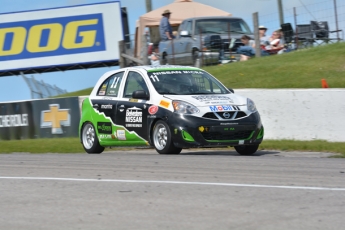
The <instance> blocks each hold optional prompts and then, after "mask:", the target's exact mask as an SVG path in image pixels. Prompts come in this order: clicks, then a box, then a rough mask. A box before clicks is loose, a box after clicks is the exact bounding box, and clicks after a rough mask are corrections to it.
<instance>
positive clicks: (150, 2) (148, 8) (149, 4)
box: [146, 0, 152, 13]
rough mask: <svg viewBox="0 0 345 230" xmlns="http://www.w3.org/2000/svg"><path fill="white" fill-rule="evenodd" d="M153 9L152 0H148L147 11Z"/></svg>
mask: <svg viewBox="0 0 345 230" xmlns="http://www.w3.org/2000/svg"><path fill="white" fill-rule="evenodd" d="M150 11H152V1H151V0H146V13H148V12H150Z"/></svg>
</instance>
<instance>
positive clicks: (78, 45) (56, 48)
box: [0, 1, 124, 72]
mask: <svg viewBox="0 0 345 230" xmlns="http://www.w3.org/2000/svg"><path fill="white" fill-rule="evenodd" d="M121 40H124V34H123V26H122V18H121V6H120V2H119V1H112V2H106V3H97V4H90V5H81V6H73V7H64V8H55V9H44V10H36V11H28V12H18V13H9V14H0V72H7V71H8V72H9V71H18V70H23V71H25V70H28V69H42V68H49V67H57V66H64V67H68V66H74V65H77V64H92V63H99V62H103V61H104V62H106V61H116V60H119V50H118V41H121Z"/></svg>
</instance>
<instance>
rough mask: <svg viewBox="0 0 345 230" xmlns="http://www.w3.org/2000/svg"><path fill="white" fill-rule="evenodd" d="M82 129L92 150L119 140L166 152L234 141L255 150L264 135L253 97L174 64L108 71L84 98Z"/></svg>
mask: <svg viewBox="0 0 345 230" xmlns="http://www.w3.org/2000/svg"><path fill="white" fill-rule="evenodd" d="M79 131H80V132H79V133H80V140H81V143H82V145H83V147H84V149H85V151H86V152H87V153H101V152H103V150H104V148H105V147H114V146H153V147H154V148H155V149H156V151H157V152H158V153H160V154H179V153H180V152H181V150H182V149H183V148H195V147H223V146H233V147H234V148H235V149H236V151H237V152H238V153H239V154H241V155H251V154H253V153H255V152H256V151H257V149H258V147H259V144H260V143H261V142H262V140H263V136H264V128H263V125H262V123H261V120H260V115H259V113H258V111H257V109H256V107H255V104H254V102H253V101H252V100H251V99H249V98H246V97H243V96H239V95H237V94H234V93H233V90H231V89H228V88H226V87H225V86H224V85H223V84H222V83H221V82H219V81H218V80H217V79H216V78H215V77H213V76H212V75H211V74H209V73H207V72H206V71H204V70H201V69H199V68H194V67H186V66H169V65H164V66H158V67H152V66H137V67H128V68H123V69H119V70H114V71H109V72H107V73H105V74H104V75H103V76H102V77H101V78H100V79H99V80H98V82H97V84H96V85H95V87H94V88H93V90H92V92H91V94H90V96H89V97H88V98H86V99H84V101H83V103H82V112H81V120H80V124H79Z"/></svg>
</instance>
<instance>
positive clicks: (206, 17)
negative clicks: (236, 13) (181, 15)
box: [183, 16, 243, 21]
mask: <svg viewBox="0 0 345 230" xmlns="http://www.w3.org/2000/svg"><path fill="white" fill-rule="evenodd" d="M190 19H193V20H200V19H233V20H239V19H240V20H243V18H239V17H232V16H201V17H191V18H187V19H184V20H183V21H185V20H190Z"/></svg>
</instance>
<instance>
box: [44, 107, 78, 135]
mask: <svg viewBox="0 0 345 230" xmlns="http://www.w3.org/2000/svg"><path fill="white" fill-rule="evenodd" d="M49 108H50V110H43V111H42V112H41V128H51V129H52V134H62V133H63V131H62V128H61V126H62V125H63V126H70V125H71V115H70V114H69V109H60V105H59V104H50V105H49Z"/></svg>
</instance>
